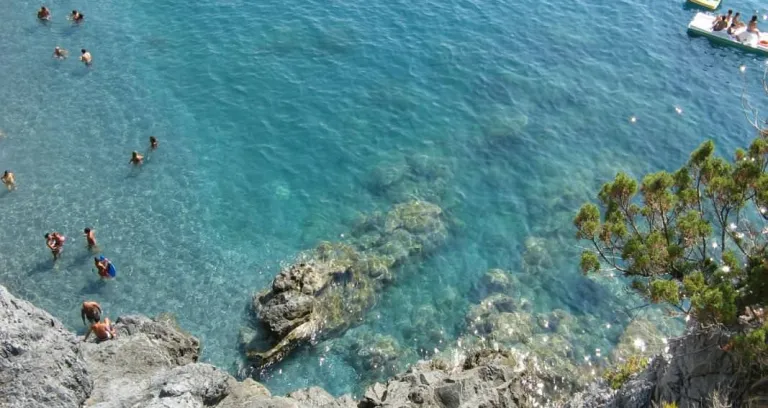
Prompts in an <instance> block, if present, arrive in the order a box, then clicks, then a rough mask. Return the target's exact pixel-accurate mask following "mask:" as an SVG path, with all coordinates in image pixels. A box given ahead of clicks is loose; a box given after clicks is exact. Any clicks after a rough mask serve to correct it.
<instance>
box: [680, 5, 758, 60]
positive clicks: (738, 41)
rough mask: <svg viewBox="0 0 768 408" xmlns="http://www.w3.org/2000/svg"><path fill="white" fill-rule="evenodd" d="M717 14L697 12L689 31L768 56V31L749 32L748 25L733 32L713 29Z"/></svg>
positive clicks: (689, 25)
mask: <svg viewBox="0 0 768 408" xmlns="http://www.w3.org/2000/svg"><path fill="white" fill-rule="evenodd" d="M716 19H717V16H716V15H714V14H709V13H696V15H695V16H694V17H693V20H691V23H690V24H688V32H689V33H692V34H698V35H703V36H704V37H707V38H709V39H710V40H713V41H715V42H719V43H721V44H727V45H731V46H734V47H737V48H741V49H743V50H747V51H751V52H755V53H758V54H762V55H766V56H768V33H762V32H761V33H760V35H759V36H758V35H757V34H755V33H750V32H747V29H746V27H742V28H740V29H738V30H737V31H735V32H734V33H733V34H728V32H727V31H726V30H721V31H713V30H712V26H713V25H714V24H715V20H716Z"/></svg>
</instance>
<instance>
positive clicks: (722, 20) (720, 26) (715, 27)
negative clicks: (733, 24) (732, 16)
mask: <svg viewBox="0 0 768 408" xmlns="http://www.w3.org/2000/svg"><path fill="white" fill-rule="evenodd" d="M726 18H727V17H726V16H720V17H718V18H716V19H715V22H714V23H713V24H712V31H723V30H725V29H726V28H727V27H728V20H727V19H726Z"/></svg>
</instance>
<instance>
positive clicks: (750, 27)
mask: <svg viewBox="0 0 768 408" xmlns="http://www.w3.org/2000/svg"><path fill="white" fill-rule="evenodd" d="M747 31H748V32H750V33H755V34H758V35H760V30H758V28H757V16H752V19H751V20H749V24H747Z"/></svg>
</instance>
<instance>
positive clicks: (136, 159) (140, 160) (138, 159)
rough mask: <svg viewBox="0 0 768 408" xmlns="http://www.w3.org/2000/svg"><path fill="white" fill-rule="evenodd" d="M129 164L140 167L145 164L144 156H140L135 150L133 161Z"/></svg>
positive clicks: (132, 156)
mask: <svg viewBox="0 0 768 408" xmlns="http://www.w3.org/2000/svg"><path fill="white" fill-rule="evenodd" d="M128 163H130V164H133V165H134V166H138V165H140V164H142V163H144V156H142V155H140V154H139V152H137V151H135V150H134V151H133V152H132V153H131V161H129V162H128Z"/></svg>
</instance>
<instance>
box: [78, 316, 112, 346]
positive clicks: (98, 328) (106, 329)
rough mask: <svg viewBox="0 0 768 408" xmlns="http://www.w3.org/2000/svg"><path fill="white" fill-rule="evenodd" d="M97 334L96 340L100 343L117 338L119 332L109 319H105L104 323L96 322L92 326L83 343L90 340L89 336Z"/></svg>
mask: <svg viewBox="0 0 768 408" xmlns="http://www.w3.org/2000/svg"><path fill="white" fill-rule="evenodd" d="M92 332H93V333H96V339H97V340H98V341H100V342H101V341H107V340H110V339H114V338H115V337H117V330H116V329H115V327H114V326H113V325H112V322H111V321H109V318H108V317H107V318H105V319H104V322H96V323H94V324H92V325H91V327H90V328H89V329H88V332H86V333H85V337H83V341H87V340H88V336H90V335H91V333H92Z"/></svg>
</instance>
